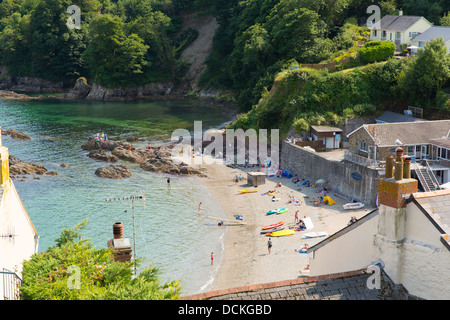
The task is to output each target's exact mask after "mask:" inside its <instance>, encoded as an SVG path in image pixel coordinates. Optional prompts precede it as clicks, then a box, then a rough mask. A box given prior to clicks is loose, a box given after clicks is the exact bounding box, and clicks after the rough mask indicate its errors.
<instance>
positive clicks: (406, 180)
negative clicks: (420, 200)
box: [378, 147, 418, 209]
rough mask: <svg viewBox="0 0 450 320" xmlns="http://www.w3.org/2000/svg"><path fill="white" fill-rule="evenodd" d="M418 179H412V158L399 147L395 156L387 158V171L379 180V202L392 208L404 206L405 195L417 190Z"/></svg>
mask: <svg viewBox="0 0 450 320" xmlns="http://www.w3.org/2000/svg"><path fill="white" fill-rule="evenodd" d="M417 188H418V181H417V180H416V179H411V158H410V157H408V156H404V155H403V149H402V148H400V147H398V148H397V149H396V150H395V159H394V157H393V156H388V157H387V158H386V173H385V176H384V177H383V178H380V179H379V180H378V203H379V204H380V205H381V204H382V205H385V206H388V207H391V208H396V209H400V208H403V207H404V206H405V205H406V203H405V199H404V196H405V195H409V194H411V193H415V192H417Z"/></svg>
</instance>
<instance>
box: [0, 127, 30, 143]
mask: <svg viewBox="0 0 450 320" xmlns="http://www.w3.org/2000/svg"><path fill="white" fill-rule="evenodd" d="M2 134H4V135H6V136H10V137H11V138H13V139H14V140H31V138H30V137H29V136H27V135H26V134H25V133H23V132H19V131H17V130H16V129H9V130H2Z"/></svg>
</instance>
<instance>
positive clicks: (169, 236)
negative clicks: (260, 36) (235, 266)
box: [0, 100, 234, 295]
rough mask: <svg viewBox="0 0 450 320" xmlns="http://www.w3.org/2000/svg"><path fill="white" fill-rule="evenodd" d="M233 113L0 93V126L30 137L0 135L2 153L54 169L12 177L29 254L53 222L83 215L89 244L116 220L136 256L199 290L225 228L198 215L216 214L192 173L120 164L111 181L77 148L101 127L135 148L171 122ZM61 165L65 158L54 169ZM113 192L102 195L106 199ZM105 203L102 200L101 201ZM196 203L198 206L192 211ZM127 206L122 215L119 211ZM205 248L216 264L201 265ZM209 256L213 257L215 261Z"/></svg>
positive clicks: (158, 140)
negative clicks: (27, 226)
mask: <svg viewBox="0 0 450 320" xmlns="http://www.w3.org/2000/svg"><path fill="white" fill-rule="evenodd" d="M233 115H234V110H233V109H232V108H230V107H219V106H214V105H210V104H208V103H206V102H200V101H196V100H193V101H190V100H183V101H181V100H180V101H151V102H148V101H145V102H129V103H98V102H95V103H87V102H79V103H78V102H77V103H73V102H71V103H57V102H50V101H47V102H43V101H38V102H36V101H33V102H17V101H5V100H0V126H1V127H2V128H3V129H4V130H7V129H17V130H18V131H22V132H24V133H26V134H28V135H29V136H30V137H31V138H32V140H31V141H15V140H13V139H11V138H10V137H8V136H4V137H3V139H2V140H3V145H4V146H6V147H8V148H9V152H10V154H11V155H13V156H16V157H18V158H19V159H21V160H24V161H28V162H37V163H40V164H43V165H44V166H45V167H46V168H47V169H48V170H54V171H57V172H58V173H59V175H57V176H49V175H43V176H39V178H40V179H34V178H33V177H32V176H28V177H27V178H26V179H25V180H26V181H25V182H21V181H18V180H17V179H16V180H15V182H14V184H15V186H16V188H17V190H18V192H19V195H20V197H21V199H22V202H23V203H24V206H25V208H26V209H27V212H28V214H29V216H30V218H31V220H32V221H33V224H34V226H35V228H36V230H37V231H38V233H39V235H40V239H39V251H45V250H46V248H47V247H48V246H52V245H54V240H55V239H56V238H57V237H59V235H60V232H61V230H62V229H63V228H66V229H69V228H72V227H74V226H75V225H77V224H78V223H80V222H81V221H82V220H84V219H87V220H88V223H87V227H86V229H84V230H82V234H83V237H84V238H89V239H91V242H92V243H93V244H94V245H95V246H96V247H106V243H107V241H108V240H109V239H111V238H112V226H113V223H114V222H117V221H120V222H122V223H123V224H124V237H128V238H130V240H131V244H132V246H133V240H135V243H136V256H137V257H138V258H140V259H144V262H143V263H142V267H145V266H147V265H149V264H152V265H153V266H156V267H158V268H159V269H160V271H161V278H162V280H163V281H171V280H175V279H180V280H181V284H182V286H183V288H182V294H183V295H187V294H193V293H198V292H201V291H207V290H208V289H209V288H210V284H211V283H212V279H213V278H214V275H215V274H216V272H217V268H218V266H219V264H220V259H221V254H220V253H221V252H222V250H223V235H224V231H225V230H226V229H225V228H223V227H222V228H219V227H217V223H216V222H214V221H211V220H209V219H207V218H206V216H207V215H211V216H216V217H225V215H224V213H223V212H222V210H221V209H220V208H219V206H218V205H217V203H216V201H215V200H214V198H213V197H212V196H211V194H210V193H209V192H208V190H207V189H206V188H205V187H204V186H202V185H199V184H198V183H196V180H195V178H185V177H173V176H172V177H171V185H172V188H171V189H170V190H169V189H168V188H167V182H166V179H167V177H168V176H167V175H164V174H157V173H151V172H147V171H144V170H142V169H140V168H139V166H137V165H134V164H131V163H126V162H119V163H126V164H127V165H128V166H129V167H130V170H131V172H132V174H133V176H132V177H130V178H126V179H121V180H111V179H103V178H99V177H97V176H96V175H95V174H94V172H95V170H96V169H97V168H99V167H103V166H107V165H109V164H107V163H104V162H99V161H96V160H93V159H90V158H89V157H87V156H86V155H87V153H88V151H86V150H83V149H81V145H82V144H83V143H84V142H85V141H86V140H87V138H88V137H89V136H92V135H95V134H96V133H97V132H99V131H100V132H101V130H103V131H104V132H106V133H107V134H108V136H109V137H110V138H121V139H123V138H125V137H127V136H136V137H139V138H142V139H145V141H143V142H140V143H136V144H135V145H136V146H137V147H140V146H146V145H147V144H148V143H149V142H150V143H152V145H158V144H162V143H164V142H167V141H170V136H171V133H172V132H173V131H174V130H175V129H178V128H186V129H189V130H192V129H193V124H194V121H197V120H200V121H202V122H203V129H204V130H206V129H208V128H211V127H217V126H219V125H221V124H223V123H225V122H227V121H230V120H231V119H232V117H233ZM61 163H65V164H67V165H69V167H67V168H62V167H60V164H61ZM133 194H139V195H144V196H145V201H144V200H138V201H134V215H135V219H134V222H135V237H134V238H133V220H132V209H133V207H132V204H131V201H130V200H123V199H124V198H126V197H129V196H131V195H133ZM114 198H116V199H118V198H120V199H121V200H116V201H109V199H114ZM105 200H108V201H105ZM199 202H202V207H203V209H204V211H203V212H202V213H198V212H197V208H198V203H199ZM125 211H127V212H125ZM211 251H214V252H215V253H217V258H216V260H217V263H216V262H215V263H214V266H211V263H210V254H211ZM216 260H215V261H216Z"/></svg>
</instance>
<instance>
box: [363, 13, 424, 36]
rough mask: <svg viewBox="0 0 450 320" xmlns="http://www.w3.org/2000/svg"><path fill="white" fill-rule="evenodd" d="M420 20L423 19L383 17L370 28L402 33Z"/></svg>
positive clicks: (402, 16)
mask: <svg viewBox="0 0 450 320" xmlns="http://www.w3.org/2000/svg"><path fill="white" fill-rule="evenodd" d="M421 19H425V18H424V17H420V16H404V15H385V16H384V17H383V18H382V19H380V21H378V22H376V23H374V24H373V26H371V27H370V28H371V29H378V30H392V31H399V32H402V31H406V30H408V28H410V27H411V26H412V25H413V24H415V23H416V22H417V21H419V20H421ZM425 20H426V19H425ZM427 21H428V20H427ZM430 25H431V23H430Z"/></svg>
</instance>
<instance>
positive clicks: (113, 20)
mask: <svg viewBox="0 0 450 320" xmlns="http://www.w3.org/2000/svg"><path fill="white" fill-rule="evenodd" d="M124 25H125V24H124V22H123V21H122V19H121V18H119V17H117V16H112V15H109V14H104V15H99V16H97V17H96V18H94V19H93V20H92V22H91V23H90V25H89V44H88V46H87V48H86V50H85V51H84V53H83V59H84V60H85V61H86V63H87V66H88V69H89V70H90V73H91V77H92V79H93V80H94V82H96V83H99V84H102V85H105V86H109V87H114V86H119V85H122V86H132V85H135V84H136V83H137V82H138V79H137V78H134V76H136V75H140V74H142V72H143V68H144V67H145V65H146V64H147V62H146V61H145V59H144V56H145V54H146V52H147V50H148V48H149V47H148V46H146V45H145V44H144V43H143V40H142V39H141V38H139V37H138V36H137V35H135V34H131V35H130V36H126V34H125V32H124Z"/></svg>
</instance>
